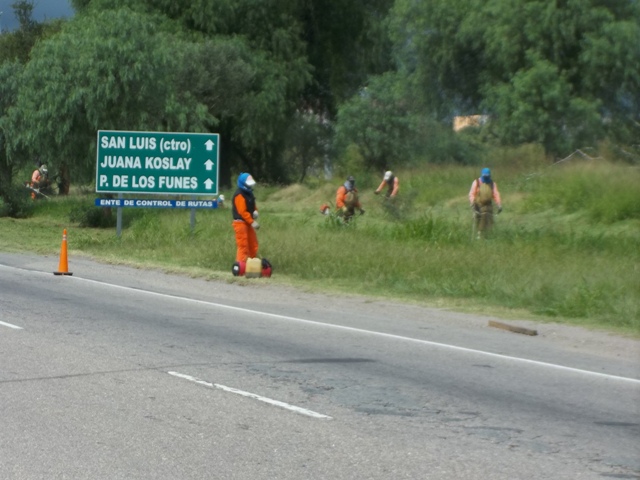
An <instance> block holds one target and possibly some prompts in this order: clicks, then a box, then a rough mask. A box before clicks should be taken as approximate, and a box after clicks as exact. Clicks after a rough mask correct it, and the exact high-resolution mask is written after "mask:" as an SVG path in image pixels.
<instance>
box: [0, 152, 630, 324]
mask: <svg viewBox="0 0 640 480" xmlns="http://www.w3.org/2000/svg"><path fill="white" fill-rule="evenodd" d="M523 163H524V162H523ZM527 163H528V164H527V165H525V164H522V163H519V162H518V161H517V158H516V159H513V158H505V159H496V160H495V162H494V165H491V166H492V167H493V172H494V180H496V181H497V182H498V185H499V187H500V191H501V193H502V197H503V205H504V212H503V213H502V214H501V215H499V216H498V217H497V218H496V227H495V229H494V231H493V235H492V237H491V238H490V239H488V240H483V241H477V240H474V239H473V238H472V217H471V211H470V209H469V206H468V200H467V194H468V190H469V187H470V185H471V182H472V181H473V179H474V178H475V177H476V176H477V174H478V171H479V169H478V168H477V167H461V166H428V167H426V168H424V167H423V168H421V169H415V170H403V171H398V172H396V173H397V174H398V176H399V178H400V182H401V183H400V189H401V190H400V197H399V199H398V201H397V202H396V203H395V204H393V205H390V204H388V203H387V202H385V201H384V199H383V198H381V197H378V196H374V195H373V190H374V189H375V188H376V187H377V185H378V183H379V181H380V178H379V177H378V176H377V175H372V174H361V175H359V176H357V184H358V187H359V189H360V192H361V199H362V203H363V207H364V209H365V210H366V214H365V215H364V216H361V217H357V218H356V219H355V221H354V222H352V224H350V225H347V226H345V225H340V224H338V223H337V222H335V221H332V219H331V218H329V217H325V216H322V215H320V213H319V207H320V205H321V204H322V203H324V202H326V201H331V202H333V199H334V192H335V189H336V188H337V186H338V185H340V183H342V176H336V177H335V178H334V180H333V181H331V182H325V181H324V180H323V181H320V180H318V179H312V180H310V181H309V183H308V184H305V185H291V186H288V187H282V188H280V187H276V186H264V185H259V186H258V187H257V188H256V197H257V200H258V205H259V208H260V212H261V218H260V222H261V225H262V228H261V229H260V231H259V232H258V237H259V240H260V253H261V254H262V256H264V257H267V258H269V260H271V262H272V263H273V265H274V275H273V277H272V279H271V280H265V279H261V280H247V279H238V278H234V277H232V275H231V265H232V263H233V260H234V257H235V242H234V236H233V231H232V228H231V214H230V211H229V209H228V208H225V209H218V210H212V211H205V210H198V212H197V217H196V219H197V223H196V228H195V230H193V231H192V230H191V228H190V221H189V219H190V213H189V211H185V210H182V211H177V210H161V209H124V229H123V233H122V236H121V237H120V238H118V237H117V236H116V232H115V228H113V227H111V228H81V227H80V226H79V225H80V219H82V218H83V215H84V216H86V215H87V214H89V213H92V210H94V208H92V207H91V205H93V200H94V199H95V198H96V195H95V194H91V193H85V194H80V193H79V192H72V193H73V194H72V195H70V196H69V197H67V198H62V197H56V198H53V199H52V200H49V201H38V202H35V206H34V209H33V211H32V214H31V215H30V216H29V217H28V218H26V219H11V218H6V217H5V218H0V249H2V250H3V251H15V252H18V251H28V252H35V253H41V254H49V255H58V253H59V248H60V241H61V234H62V229H63V228H67V229H68V235H69V259H70V260H69V261H70V264H71V265H72V264H73V258H74V256H76V255H88V256H91V257H93V258H96V259H98V260H101V261H106V262H117V263H125V264H130V265H141V266H149V267H158V268H162V269H164V270H167V271H173V272H179V273H182V274H187V275H191V276H199V277H203V278H208V279H223V280H225V281H229V282H244V283H251V282H267V281H269V282H272V283H281V284H287V285H295V286H298V287H302V288H305V289H309V290H315V291H326V292H334V293H362V294H367V295H373V296H379V297H387V298H396V299H402V300H405V301H413V302H420V303H423V304H428V305H432V306H438V307H445V308H452V309H457V310H461V311H474V312H483V313H491V314H493V315H497V316H502V317H515V318H528V319H531V318H535V319H538V320H540V321H547V320H552V321H559V322H567V323H573V324H579V325H583V326H589V327H598V328H604V329H606V330H610V331H616V332H621V333H626V334H631V335H635V336H638V335H640V300H639V299H640V275H639V274H640V189H639V188H638V185H640V170H639V169H638V167H633V166H629V165H620V164H612V163H604V162H600V163H598V162H595V161H590V162H585V161H577V162H574V163H568V164H566V165H565V164H556V165H554V166H548V165H545V164H543V163H540V164H537V165H531V162H527ZM222 193H224V194H225V196H226V197H227V198H228V199H230V198H231V194H232V193H233V192H232V191H224V192H222ZM137 197H140V196H137ZM93 214H96V213H95V212H93ZM113 216H114V217H115V210H114V212H113ZM53 268H55V266H53Z"/></svg>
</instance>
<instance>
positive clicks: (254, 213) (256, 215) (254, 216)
mask: <svg viewBox="0 0 640 480" xmlns="http://www.w3.org/2000/svg"><path fill="white" fill-rule="evenodd" d="M251 216H252V217H253V219H254V220H257V219H258V216H259V213H258V210H255V211H254V212H253V215H251Z"/></svg>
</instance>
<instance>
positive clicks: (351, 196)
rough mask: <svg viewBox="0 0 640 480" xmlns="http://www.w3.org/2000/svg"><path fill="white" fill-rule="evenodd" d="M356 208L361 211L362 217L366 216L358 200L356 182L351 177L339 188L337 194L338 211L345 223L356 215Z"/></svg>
mask: <svg viewBox="0 0 640 480" xmlns="http://www.w3.org/2000/svg"><path fill="white" fill-rule="evenodd" d="M356 208H357V209H358V210H360V215H363V214H364V210H363V209H362V205H361V204H360V200H359V199H358V189H357V188H356V180H355V178H353V176H351V175H350V176H349V177H348V178H347V181H346V182H344V184H343V185H340V187H338V191H337V192H336V209H337V211H338V212H337V213H338V215H340V216H341V217H343V218H344V221H345V222H348V221H349V220H351V218H352V217H353V216H354V215H355V213H356V212H355V211H356Z"/></svg>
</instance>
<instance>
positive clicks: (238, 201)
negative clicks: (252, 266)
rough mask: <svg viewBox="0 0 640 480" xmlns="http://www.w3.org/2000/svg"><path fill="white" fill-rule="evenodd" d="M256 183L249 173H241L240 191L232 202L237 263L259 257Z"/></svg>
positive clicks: (239, 178)
mask: <svg viewBox="0 0 640 480" xmlns="http://www.w3.org/2000/svg"><path fill="white" fill-rule="evenodd" d="M255 184H256V181H255V180H254V179H253V177H252V176H251V175H250V174H249V173H241V174H240V176H239V177H238V189H237V190H236V192H235V193H234V194H233V199H232V201H231V207H232V213H233V229H234V230H235V232H236V246H237V251H236V261H237V262H246V261H247V258H255V257H257V256H258V236H257V235H256V230H258V229H259V228H260V224H259V223H258V222H257V221H256V220H257V218H258V206H257V205H256V197H255V196H254V195H253V187H254V186H255Z"/></svg>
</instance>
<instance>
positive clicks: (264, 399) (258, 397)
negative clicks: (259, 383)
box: [167, 372, 333, 420]
mask: <svg viewBox="0 0 640 480" xmlns="http://www.w3.org/2000/svg"><path fill="white" fill-rule="evenodd" d="M167 373H168V374H169V375H173V376H174V377H178V378H184V379H185V380H189V381H190V382H194V383H198V384H200V385H204V386H206V387H210V388H217V389H219V390H224V391H225V392H230V393H235V394H236V395H242V396H243V397H248V398H253V399H254V400H258V401H260V402H264V403H268V404H270V405H275V406H276V407H280V408H284V409H286V410H290V411H292V412H295V413H299V414H301V415H306V416H307V417H313V418H322V419H327V420H331V419H332V418H333V417H330V416H329V415H323V414H322V413H318V412H314V411H313V410H307V409H306V408H302V407H296V406H295V405H290V404H288V403H285V402H281V401H279V400H273V399H272V398H267V397H263V396H262V395H256V394H255V393H250V392H245V391H243V390H238V389H237V388H233V387H227V386H225V385H220V384H217V383H209V382H205V381H204V380H200V379H199V378H196V377H192V376H191V375H185V374H184V373H178V372H167Z"/></svg>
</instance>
